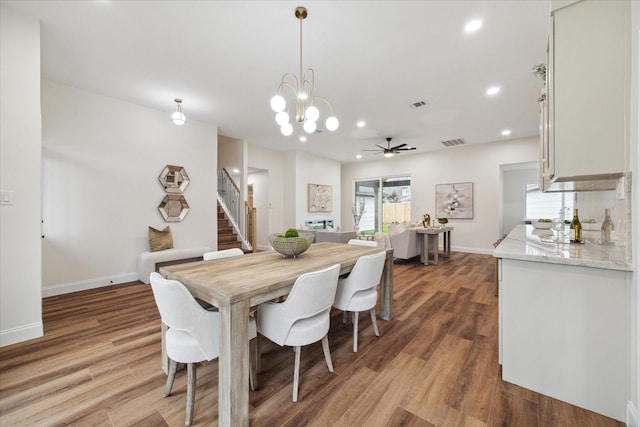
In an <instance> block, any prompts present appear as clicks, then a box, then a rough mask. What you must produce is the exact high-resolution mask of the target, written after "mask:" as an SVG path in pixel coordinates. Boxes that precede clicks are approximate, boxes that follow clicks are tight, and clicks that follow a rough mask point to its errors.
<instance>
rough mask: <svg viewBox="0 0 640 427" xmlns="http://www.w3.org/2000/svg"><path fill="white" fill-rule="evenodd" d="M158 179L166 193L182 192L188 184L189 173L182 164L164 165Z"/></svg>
mask: <svg viewBox="0 0 640 427" xmlns="http://www.w3.org/2000/svg"><path fill="white" fill-rule="evenodd" d="M158 180H159V181H160V184H162V187H164V191H166V192H167V193H182V192H183V191H184V190H185V189H186V188H187V186H188V185H189V175H187V171H186V170H184V168H183V167H182V166H173V165H167V166H165V167H164V169H163V170H162V173H161V174H160V176H159V177H158Z"/></svg>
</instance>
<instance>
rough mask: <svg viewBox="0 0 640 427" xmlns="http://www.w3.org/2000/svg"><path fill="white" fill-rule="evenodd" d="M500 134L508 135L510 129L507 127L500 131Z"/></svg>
mask: <svg viewBox="0 0 640 427" xmlns="http://www.w3.org/2000/svg"><path fill="white" fill-rule="evenodd" d="M500 133H501V134H502V136H508V135H511V130H509V129H505V130H503V131H502V132H500Z"/></svg>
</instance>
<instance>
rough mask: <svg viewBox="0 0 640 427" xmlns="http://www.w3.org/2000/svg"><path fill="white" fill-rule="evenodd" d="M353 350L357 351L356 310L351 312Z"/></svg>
mask: <svg viewBox="0 0 640 427" xmlns="http://www.w3.org/2000/svg"><path fill="white" fill-rule="evenodd" d="M353 352H354V353H357V352H358V312H357V311H354V312H353Z"/></svg>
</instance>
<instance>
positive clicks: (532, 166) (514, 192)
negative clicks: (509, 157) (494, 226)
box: [498, 162, 540, 236]
mask: <svg viewBox="0 0 640 427" xmlns="http://www.w3.org/2000/svg"><path fill="white" fill-rule="evenodd" d="M500 170H501V172H502V179H501V191H502V202H501V207H502V212H501V221H500V223H499V227H498V229H499V234H500V236H503V235H504V234H507V233H509V232H510V231H511V230H513V227H515V226H516V225H517V224H519V223H522V220H523V219H524V218H525V207H526V205H525V202H526V193H525V190H526V185H527V184H536V183H537V182H538V175H539V174H540V162H527V163H516V164H509V165H501V167H500Z"/></svg>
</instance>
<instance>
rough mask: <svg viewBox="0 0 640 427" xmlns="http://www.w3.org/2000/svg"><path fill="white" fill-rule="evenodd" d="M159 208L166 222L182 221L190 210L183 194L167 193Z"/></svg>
mask: <svg viewBox="0 0 640 427" xmlns="http://www.w3.org/2000/svg"><path fill="white" fill-rule="evenodd" d="M158 210H159V211H160V214H161V215H162V217H163V218H164V220H165V221H166V222H181V221H182V220H183V219H184V217H185V216H187V213H188V212H189V204H188V203H187V201H186V200H185V198H184V196H183V195H180V194H167V195H166V196H164V199H162V202H160V205H159V206H158Z"/></svg>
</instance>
